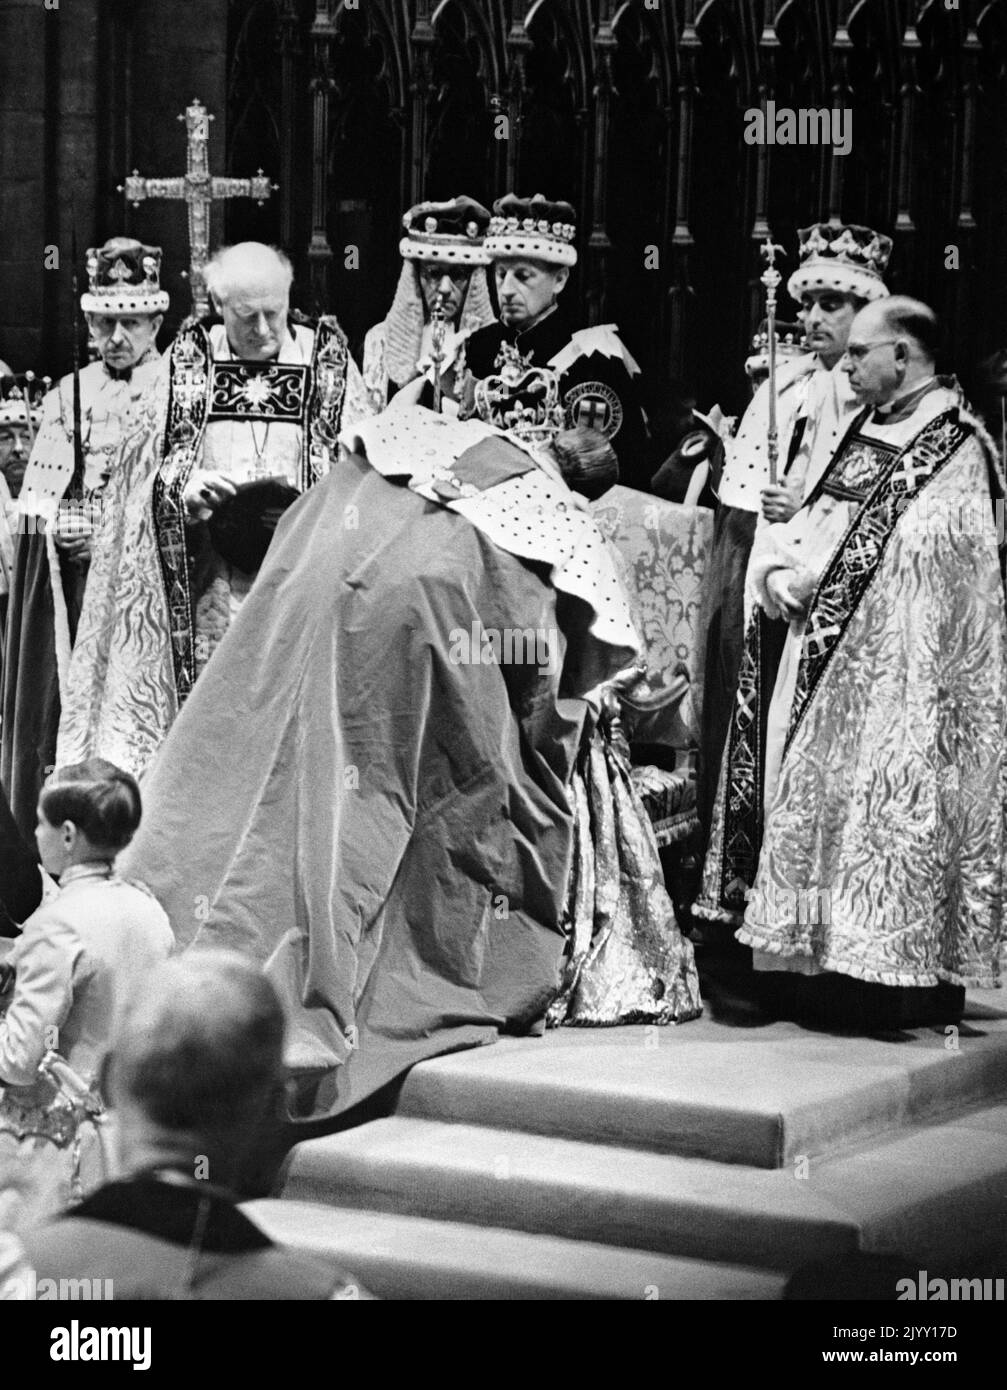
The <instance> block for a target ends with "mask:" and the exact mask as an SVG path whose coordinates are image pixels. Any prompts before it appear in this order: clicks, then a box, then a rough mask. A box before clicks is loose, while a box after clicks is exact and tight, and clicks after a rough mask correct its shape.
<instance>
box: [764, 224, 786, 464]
mask: <svg viewBox="0 0 1007 1390" xmlns="http://www.w3.org/2000/svg"><path fill="white" fill-rule="evenodd" d="M777 253H779V255H781V256H783V255H785V254H786V253H785V252H784V250H783V247H782V246H777V245H775V244H774V243H773V242H772V241H771V240H770V239H769V237H768V236H767V237H766V240H765V242H764V243H763V246H762V258H763V260H764V261H765V262H766V268H765V270H764V271H763V272H762V284H763V285H764V286H765V288H766V351H767V352H768V354H769V432H768V438H767V446H768V453H769V485H770V487H775V486H776V463H777V459H778V458H779V453H780V444H779V433H778V430H777V428H776V291H777V289H778V288H779V285H780V281H781V280H782V279H783V276H782V275H781V274H780V272H779V271H778V270H777V269H776V257H777Z"/></svg>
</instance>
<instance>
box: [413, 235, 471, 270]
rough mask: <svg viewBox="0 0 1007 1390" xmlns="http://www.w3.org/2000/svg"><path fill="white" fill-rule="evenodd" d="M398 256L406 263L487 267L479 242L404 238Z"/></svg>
mask: <svg viewBox="0 0 1007 1390" xmlns="http://www.w3.org/2000/svg"><path fill="white" fill-rule="evenodd" d="M399 255H400V256H401V257H402V258H403V260H407V261H441V262H443V264H444V265H471V266H477V265H489V263H490V258H489V256H487V254H486V252H485V251H484V249H483V245H482V243H481V242H480V243H479V244H477V245H475V244H472V243H466V242H460V241H417V240H416V239H415V238H414V237H411V236H404V237H403V238H402V240H401V241H400V242H399Z"/></svg>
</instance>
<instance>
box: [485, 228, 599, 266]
mask: <svg viewBox="0 0 1007 1390" xmlns="http://www.w3.org/2000/svg"><path fill="white" fill-rule="evenodd" d="M483 248H484V250H485V251H486V252H487V254H488V255H489V258H490V260H492V261H498V260H502V259H503V258H504V257H505V256H520V257H527V259H528V260H530V261H544V262H545V263H546V265H566V266H571V265H576V264H577V248H576V247H575V246H571V245H570V244H569V242H565V241H557V240H556V238H555V237H547V236H541V235H536V233H535V232H496V233H494V234H493V235H492V236H488V237H487V238H486V240H485V241H484V242H483Z"/></svg>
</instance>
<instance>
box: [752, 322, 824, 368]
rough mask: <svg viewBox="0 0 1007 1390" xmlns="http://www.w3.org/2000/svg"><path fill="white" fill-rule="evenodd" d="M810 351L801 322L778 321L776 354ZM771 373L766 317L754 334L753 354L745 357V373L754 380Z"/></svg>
mask: <svg viewBox="0 0 1007 1390" xmlns="http://www.w3.org/2000/svg"><path fill="white" fill-rule="evenodd" d="M807 351H808V348H807V344H806V343H805V340H804V328H803V327H802V325H801V324H799V323H780V322H779V320H777V323H776V356H777V359H779V358H787V357H800V356H801V354H802V353H805V352H807ZM768 373H769V325H768V322H767V321H766V319H763V320H762V322H761V323H760V324H759V327H758V329H757V330H756V332H755V333H753V334H752V352H751V356H749V357H746V358H745V374H746V376H748V377H749V378H750V379H751V380H752V381H761V379H762V378H763V377H764V376H767V375H768Z"/></svg>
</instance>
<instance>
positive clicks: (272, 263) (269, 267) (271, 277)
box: [206, 241, 294, 362]
mask: <svg viewBox="0 0 1007 1390" xmlns="http://www.w3.org/2000/svg"><path fill="white" fill-rule="evenodd" d="M293 278H294V272H293V268H292V266H291V264H290V261H289V260H288V259H287V257H286V256H285V255H284V254H283V252H282V251H278V250H276V248H275V247H273V246H265V245H264V244H263V243H262V242H261V241H240V242H238V244H237V245H236V246H225V247H223V249H222V250H220V251H218V252H216V254H215V255H214V256H212V257H211V259H210V261H209V262H208V264H207V267H206V286H207V289H208V290H209V291H210V294H211V296H212V298H213V302H214V304H215V305H216V306H217V308H218V309H219V310H220V313H221V315H222V316H223V319H224V328H225V329H226V331H227V339H228V342H229V343H230V345H231V350H232V352H233V353H234V355H235V356H236V357H240V358H244V359H245V360H246V361H250V362H264V361H268V360H269V359H270V358H272V357H275V356H276V355H277V353H278V352H279V350H280V347H281V345H282V343H283V340H284V338H285V336H286V332H287V314H288V311H289V308H290V286H291V283H292V281H293Z"/></svg>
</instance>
